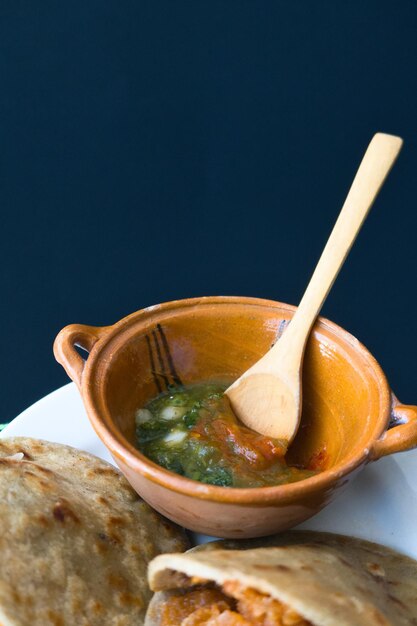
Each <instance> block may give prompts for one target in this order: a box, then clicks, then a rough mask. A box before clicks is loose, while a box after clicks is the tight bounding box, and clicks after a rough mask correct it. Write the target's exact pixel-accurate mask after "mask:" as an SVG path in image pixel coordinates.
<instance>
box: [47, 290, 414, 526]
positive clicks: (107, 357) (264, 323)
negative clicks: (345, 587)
mask: <svg viewBox="0 0 417 626" xmlns="http://www.w3.org/2000/svg"><path fill="white" fill-rule="evenodd" d="M293 313H294V307H292V306H289V305H287V304H282V303H279V302H273V301H269V300H261V299H256V298H240V297H210V298H195V299H189V300H180V301H176V302H168V303H165V304H161V305H158V306H153V307H149V308H147V309H144V310H142V311H138V312H137V313H133V314H132V315H129V316H128V317H126V318H124V319H122V320H120V321H119V322H117V323H116V324H115V325H114V326H108V327H103V328H95V327H91V326H83V325H79V324H74V325H71V326H67V327H66V328H64V329H63V330H62V331H61V332H60V333H59V335H58V337H57V339H56V341H55V345H54V351H55V356H56V359H57V360H58V361H59V362H60V363H61V364H62V365H63V366H64V368H65V370H66V371H67V373H68V375H69V376H70V378H71V379H72V380H73V381H74V382H75V383H76V384H77V385H78V387H79V389H80V392H81V395H82V397H83V401H84V404H85V407H86V409H87V413H88V416H89V419H90V420H91V423H92V425H93V427H94V429H95V431H96V433H97V434H98V436H99V437H100V439H101V440H102V441H103V442H104V444H105V445H106V446H107V448H108V449H109V450H110V452H111V454H112V456H113V458H114V460H115V461H116V463H117V465H118V466H119V467H120V469H121V470H122V472H123V473H124V474H125V476H126V477H127V479H128V480H129V482H130V483H131V484H132V486H133V487H134V489H135V490H136V491H137V492H138V493H139V494H140V495H141V496H142V497H143V498H144V499H145V500H146V501H147V502H149V504H150V505H151V506H153V507H154V508H155V509H157V510H158V511H160V512H161V513H162V514H163V515H165V516H166V517H168V518H170V519H172V520H174V521H175V522H177V523H178V524H181V525H182V526H185V527H186V528H189V529H192V530H195V531H199V532H202V533H206V534H209V535H215V536H220V537H231V538H236V537H237V538H239V537H256V536H262V535H267V534H270V533H274V532H277V531H281V530H284V529H287V528H290V527H292V526H295V525H296V524H298V523H300V522H302V521H303V520H306V519H307V518H309V517H311V516H312V515H314V514H315V513H317V512H318V511H319V510H320V509H322V508H323V507H324V506H325V505H326V504H328V503H329V502H330V501H331V500H332V499H333V498H334V497H336V495H337V494H338V493H339V492H340V491H341V489H342V487H343V486H345V485H346V484H347V483H348V482H349V481H350V480H351V478H353V476H354V475H355V474H356V473H357V471H358V470H359V469H360V468H361V467H363V466H364V465H365V463H367V462H370V461H376V460H377V459H379V458H380V457H382V456H385V455H387V454H391V453H393V452H399V451H402V450H408V449H410V448H412V447H414V446H416V445H417V407H416V406H403V405H401V404H400V403H399V402H398V400H397V399H396V398H395V396H394V395H393V394H392V392H391V391H390V388H389V386H388V383H387V381H386V378H385V376H384V373H383V372H382V370H381V368H380V366H379V365H378V363H377V362H376V360H375V359H374V358H373V356H372V355H371V354H370V353H369V352H368V351H367V350H366V348H364V346H362V345H361V344H360V343H359V342H358V341H357V340H356V339H355V338H354V337H353V336H352V335H350V334H349V333H347V332H346V331H345V330H343V329H342V328H340V327H339V326H337V325H336V324H333V323H332V322H329V321H328V320H326V319H323V318H320V319H319V321H318V322H317V324H316V325H315V328H314V330H313V333H312V336H311V339H310V341H309V343H308V346H307V350H306V355H305V361H304V372H303V393H304V398H303V416H302V426H301V428H300V430H299V433H298V435H297V437H296V439H295V441H294V443H293V445H292V446H291V448H290V452H289V455H288V458H289V460H290V461H291V462H295V463H300V464H302V465H304V466H312V465H314V466H315V467H319V468H320V469H321V470H322V471H321V472H320V473H319V474H317V475H315V476H313V477H311V478H308V479H306V480H303V481H300V482H297V483H292V484H288V485H281V486H277V487H262V488H255V489H234V488H227V487H215V486H211V485H203V484H201V483H198V482H196V481H193V480H189V479H187V478H183V477H181V476H178V475H176V474H173V473H171V472H169V471H167V470H165V469H163V468H162V467H160V466H158V465H156V464H154V463H152V462H151V461H150V460H148V459H147V458H146V457H144V456H143V455H142V454H141V453H140V452H138V451H137V450H136V449H135V447H134V439H135V429H134V415H135V411H136V409H137V408H139V407H142V406H143V405H144V404H145V403H146V402H147V401H148V400H149V399H150V398H152V397H154V396H155V395H157V394H158V393H159V392H160V391H162V390H165V389H166V387H167V385H169V384H178V383H179V382H182V383H184V384H189V383H195V382H201V381H207V380H214V381H225V382H228V381H231V380H233V379H235V378H237V377H238V376H240V374H241V373H242V372H243V371H244V370H246V369H247V368H248V367H249V366H250V365H251V364H252V363H254V362H255V361H256V360H257V359H258V358H259V357H260V356H261V355H262V354H264V353H265V351H266V350H268V349H269V347H270V346H271V345H272V344H273V343H274V342H275V341H276V340H277V338H278V337H279V335H280V333H282V331H283V329H284V328H285V324H286V323H287V322H288V320H290V319H291V317H292V315H293ZM75 346H79V347H82V348H83V349H84V350H86V351H88V352H89V353H90V354H89V357H88V359H87V360H86V361H84V359H82V358H81V356H80V355H79V353H78V352H77V350H76V348H75Z"/></svg>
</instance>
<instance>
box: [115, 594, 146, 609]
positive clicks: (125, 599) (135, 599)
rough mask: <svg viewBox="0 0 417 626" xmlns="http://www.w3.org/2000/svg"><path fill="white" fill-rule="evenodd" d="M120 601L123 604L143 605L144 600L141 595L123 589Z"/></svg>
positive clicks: (119, 596)
mask: <svg viewBox="0 0 417 626" xmlns="http://www.w3.org/2000/svg"><path fill="white" fill-rule="evenodd" d="M118 598H119V602H120V604H121V605H122V606H137V607H139V608H142V607H143V600H142V598H141V597H140V596H134V595H133V594H132V593H128V592H127V591H123V592H121V593H119V594H118Z"/></svg>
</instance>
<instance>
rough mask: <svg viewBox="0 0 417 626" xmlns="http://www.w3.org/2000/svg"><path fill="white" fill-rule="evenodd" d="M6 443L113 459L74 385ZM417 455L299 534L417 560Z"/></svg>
mask: <svg viewBox="0 0 417 626" xmlns="http://www.w3.org/2000/svg"><path fill="white" fill-rule="evenodd" d="M0 436H1V437H11V436H25V437H37V438H39V439H47V440H49V441H55V442H58V443H65V444H68V445H71V446H75V447H77V448H81V449H82V450H87V451H88V452H91V453H92V454H96V455H97V456H99V457H102V458H103V459H106V460H107V461H110V462H112V459H111V457H110V455H109V453H108V452H107V449H106V448H105V447H104V445H103V444H102V443H101V441H100V440H99V439H98V437H97V436H96V434H95V433H94V431H93V429H92V427H91V426H90V422H89V421H88V418H87V415H86V413H85V410H84V407H83V404H82V402H81V399H80V396H79V394H78V391H77V388H76V387H75V385H74V384H73V383H70V384H69V385H65V387H61V388H60V389H57V390H56V391H54V392H53V393H51V394H49V395H48V396H45V398H42V400H39V402H36V404H34V405H32V406H31V407H29V408H28V409H26V411H23V413H21V414H20V415H19V416H18V417H16V419H14V420H13V422H11V424H9V425H8V426H7V427H6V428H5V429H4V431H3V432H2V433H1V435H0ZM416 477H417V450H413V451H411V452H406V453H403V454H396V455H394V456H391V457H389V458H385V459H382V460H381V461H378V462H377V463H372V464H371V465H368V466H367V467H366V468H365V469H364V470H363V471H362V473H361V474H360V475H359V476H358V477H357V478H356V479H355V480H354V481H353V483H352V484H351V485H350V486H349V487H348V488H347V489H346V490H345V492H344V493H343V494H341V495H339V498H338V499H337V500H336V501H335V502H334V503H333V504H331V505H329V506H328V507H326V509H324V510H323V511H322V512H321V513H319V514H318V515H316V516H315V517H314V518H312V519H310V520H308V521H307V522H305V523H304V524H302V525H301V526H300V528H308V529H311V530H326V531H329V532H336V533H342V534H345V535H354V536H356V537H361V538H363V539H369V540H370V541H376V542H378V543H383V544H385V545H388V546H391V547H392V548H395V549H397V550H399V551H400V552H404V553H406V554H408V555H410V556H412V557H414V558H417V480H416Z"/></svg>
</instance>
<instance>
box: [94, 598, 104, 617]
mask: <svg viewBox="0 0 417 626" xmlns="http://www.w3.org/2000/svg"><path fill="white" fill-rule="evenodd" d="M91 611H92V613H95V614H96V615H99V614H100V613H102V612H103V605H102V604H101V602H98V600H94V601H93V602H92V604H91Z"/></svg>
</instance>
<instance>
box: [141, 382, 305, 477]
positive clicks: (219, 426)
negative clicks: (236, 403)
mask: <svg viewBox="0 0 417 626" xmlns="http://www.w3.org/2000/svg"><path fill="white" fill-rule="evenodd" d="M225 389H226V386H225V385H218V384H212V383H208V384H200V385H191V386H187V387H175V388H172V389H170V390H169V391H168V392H165V393H162V394H160V395H159V396H157V397H156V398H154V399H153V400H151V401H150V402H148V404H147V405H146V406H145V407H144V408H142V409H139V410H138V411H137V413H136V436H137V447H138V449H139V450H140V451H141V452H142V453H143V454H144V455H145V456H147V457H148V458H150V459H151V460H152V461H154V462H155V463H158V465H161V466H162V467H165V468H166V469H168V470H170V471H172V472H175V473H177V474H180V475H182V476H186V477H187V478H191V479H193V480H198V481H199V482H202V483H207V484H210V485H219V486H221V487H266V486H272V485H281V484H284V483H291V482H295V481H298V480H303V479H304V478H308V477H309V476H313V475H314V474H316V473H317V472H316V471H312V470H306V469H300V468H298V467H290V466H288V465H287V463H286V461H285V458H284V455H285V451H286V447H285V445H283V443H282V442H280V441H279V440H278V439H272V438H270V437H265V436H263V435H260V434H258V433H256V432H254V431H252V430H250V429H249V428H246V426H244V425H243V424H241V423H240V422H239V421H238V419H237V417H236V416H235V414H234V413H233V411H232V409H231V406H230V404H229V400H228V398H227V396H225V395H224V390H225Z"/></svg>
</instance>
